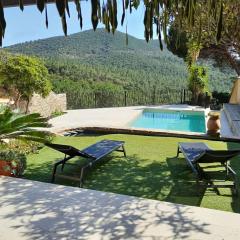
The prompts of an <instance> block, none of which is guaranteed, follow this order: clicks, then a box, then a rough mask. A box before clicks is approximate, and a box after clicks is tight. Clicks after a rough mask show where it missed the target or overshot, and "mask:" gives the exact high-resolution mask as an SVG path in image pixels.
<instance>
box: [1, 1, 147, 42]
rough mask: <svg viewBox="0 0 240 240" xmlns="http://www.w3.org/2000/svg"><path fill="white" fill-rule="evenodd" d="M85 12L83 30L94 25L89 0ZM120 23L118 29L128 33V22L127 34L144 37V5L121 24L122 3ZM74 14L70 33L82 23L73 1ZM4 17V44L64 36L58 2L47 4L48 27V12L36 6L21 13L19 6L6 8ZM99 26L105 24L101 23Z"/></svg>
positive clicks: (83, 6)
mask: <svg viewBox="0 0 240 240" xmlns="http://www.w3.org/2000/svg"><path fill="white" fill-rule="evenodd" d="M81 6H82V14H83V31H84V30H88V29H92V24H91V7H90V1H88V2H82V3H81ZM118 8H119V9H118V10H119V16H118V17H119V24H118V30H119V31H122V32H125V31H126V23H127V28H128V33H129V34H130V35H133V36H135V37H137V38H141V39H143V38H144V26H143V17H144V7H143V6H140V7H139V8H138V10H137V11H133V13H132V14H130V13H127V14H126V17H125V24H124V26H121V24H120V19H121V13H122V5H121V3H120V2H119V4H118ZM70 12H71V17H70V18H69V19H67V22H68V34H71V33H76V32H80V31H81V30H80V26H79V22H78V20H77V12H76V10H75V5H74V3H70ZM5 18H6V21H7V29H6V34H5V38H4V40H3V46H9V45H12V44H16V43H21V42H26V41H30V40H37V39H43V38H48V37H53V36H62V35H63V31H62V26H61V20H60V18H59V15H58V12H57V9H56V6H55V4H49V5H48V20H49V27H48V29H47V28H46V27H45V13H42V14H41V13H40V12H39V11H38V10H37V7H36V6H28V7H25V9H24V11H23V12H22V11H21V10H20V9H19V8H18V7H16V8H15V7H14V8H6V9H5ZM98 27H103V26H102V25H101V24H99V26H98Z"/></svg>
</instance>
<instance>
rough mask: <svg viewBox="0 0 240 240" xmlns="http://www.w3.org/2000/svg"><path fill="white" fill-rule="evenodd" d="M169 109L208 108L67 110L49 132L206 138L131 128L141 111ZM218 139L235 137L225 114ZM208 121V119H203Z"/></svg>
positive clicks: (161, 106)
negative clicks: (90, 131)
mask: <svg viewBox="0 0 240 240" xmlns="http://www.w3.org/2000/svg"><path fill="white" fill-rule="evenodd" d="M146 108H151V109H168V110H178V111H179V110H187V111H205V113H206V115H207V113H208V112H209V109H204V108H201V107H197V106H189V105H185V104H179V105H160V106H133V107H114V108H96V109H79V110H68V111H67V113H66V114H64V115H62V116H59V117H56V118H53V119H51V120H50V121H49V122H50V124H51V125H52V127H51V128H50V131H52V132H54V133H62V132H64V131H65V130H69V129H77V128H88V129H92V130H93V131H94V130H95V131H100V130H103V131H106V132H116V133H136V134H148V135H167V136H185V137H188V136H189V137H193V136H194V137H200V138H209V136H207V135H206V134H202V133H191V132H180V131H179V132H178V131H174V132H173V131H167V130H157V129H143V128H133V127H130V126H129V124H130V123H131V122H132V121H133V120H134V119H136V118H137V117H138V116H139V115H140V114H141V113H142V111H143V110H144V109H146ZM221 115H222V116H221V122H222V129H221V137H222V138H228V139H238V138H236V137H235V136H234V135H233V133H232V131H231V129H230V127H229V125H228V121H227V120H226V117H225V115H224V113H222V114H221ZM206 119H207V118H206Z"/></svg>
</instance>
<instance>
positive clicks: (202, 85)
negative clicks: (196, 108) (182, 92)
mask: <svg viewBox="0 0 240 240" xmlns="http://www.w3.org/2000/svg"><path fill="white" fill-rule="evenodd" d="M188 88H189V90H190V91H191V92H192V96H193V99H192V103H193V104H197V102H198V97H199V95H200V94H203V93H206V92H207V93H209V89H208V72H207V69H206V68H205V67H203V66H198V65H192V66H191V67H190V68H189V78H188Z"/></svg>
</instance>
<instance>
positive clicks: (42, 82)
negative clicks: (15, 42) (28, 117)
mask: <svg viewBox="0 0 240 240" xmlns="http://www.w3.org/2000/svg"><path fill="white" fill-rule="evenodd" d="M0 54H1V58H0V79H1V80H0V81H1V82H0V84H1V85H2V86H3V87H4V88H5V89H7V90H8V91H9V92H10V94H11V95H12V96H13V97H14V101H15V105H16V107H19V102H20V100H26V101H27V107H26V111H27V110H28V104H29V101H30V99H31V97H32V96H33V94H34V93H38V94H40V95H41V96H42V97H46V96H47V95H48V94H49V92H50V90H51V84H50V81H49V75H48V70H47V68H46V67H45V66H44V64H43V62H42V61H41V60H39V59H37V58H35V57H29V56H24V55H13V54H8V53H5V52H1V53H0Z"/></svg>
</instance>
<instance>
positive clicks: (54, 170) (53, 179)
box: [51, 164, 58, 183]
mask: <svg viewBox="0 0 240 240" xmlns="http://www.w3.org/2000/svg"><path fill="white" fill-rule="evenodd" d="M57 166H58V164H54V167H53V173H52V180H51V182H52V183H54V181H55V174H56V171H57Z"/></svg>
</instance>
